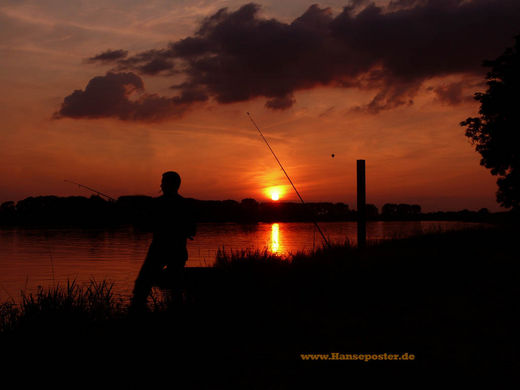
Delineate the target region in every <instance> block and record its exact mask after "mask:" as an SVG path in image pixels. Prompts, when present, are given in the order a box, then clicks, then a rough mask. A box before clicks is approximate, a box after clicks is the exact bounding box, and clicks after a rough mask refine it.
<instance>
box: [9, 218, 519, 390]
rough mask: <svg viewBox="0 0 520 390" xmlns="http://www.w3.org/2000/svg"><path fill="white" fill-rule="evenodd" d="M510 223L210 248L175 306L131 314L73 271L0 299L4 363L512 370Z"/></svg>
mask: <svg viewBox="0 0 520 390" xmlns="http://www.w3.org/2000/svg"><path fill="white" fill-rule="evenodd" d="M519 232H520V228H519V226H518V225H514V224H513V225H497V226H494V227H487V228H476V229H467V230H459V231H448V232H443V233H429V234H423V235H418V236H414V237H410V238H403V239H393V240H385V241H382V242H373V243H369V245H368V247H367V248H365V249H357V248H355V247H352V246H350V245H348V244H345V245H335V246H333V247H332V248H322V249H319V250H317V251H316V252H315V253H314V254H303V253H297V254H294V255H293V256H292V258H291V259H290V261H288V260H285V259H282V258H280V257H278V256H276V255H272V254H270V253H268V252H261V251H256V252H247V251H243V252H235V253H233V254H229V253H225V252H220V253H219V254H218V258H217V262H216V264H215V266H214V267H210V268H205V269H195V268H194V269H187V273H186V283H185V299H184V302H183V303H182V304H173V303H171V302H168V301H161V300H151V301H150V310H149V311H147V312H145V313H137V314H135V313H132V312H129V311H128V306H127V305H125V304H124V303H123V302H121V301H119V300H118V299H116V298H115V297H114V295H113V294H112V290H111V286H110V285H109V284H107V283H106V282H92V283H91V284H90V285H88V286H78V285H77V284H75V283H74V282H71V283H70V284H68V285H66V286H61V287H59V286H58V287H55V288H50V289H45V290H40V291H38V292H37V293H35V294H32V295H31V294H30V295H26V296H24V297H23V300H22V303H21V304H20V305H19V306H17V305H14V304H12V303H8V302H7V303H4V304H3V305H1V306H0V314H1V321H0V327H1V329H0V344H1V345H2V346H3V352H4V355H8V356H11V357H12V360H13V361H17V360H16V359H17V358H19V359H23V357H24V356H33V355H32V354H34V353H39V354H40V355H41V352H42V351H43V355H45V354H46V353H47V351H51V352H52V353H53V354H56V355H57V357H56V358H55V359H57V360H55V361H52V364H53V365H54V364H58V366H60V365H61V366H60V367H65V366H66V367H68V369H70V370H72V372H77V373H78V374H81V375H86V373H87V372H89V373H90V374H89V375H91V376H92V377H98V376H99V375H101V373H105V369H109V367H112V366H113V365H114V364H122V366H123V367H124V370H125V371H124V372H125V374H124V375H123V374H122V371H121V372H120V373H121V375H120V376H121V377H120V378H119V379H118V380H121V381H123V380H129V382H131V383H134V381H139V380H143V381H144V382H143V383H147V384H149V383H150V382H149V381H151V383H154V380H157V381H158V382H157V383H159V381H163V380H165V379H167V378H172V380H174V381H175V380H176V379H175V378H180V377H181V376H183V377H188V378H189V379H190V380H191V384H192V386H191V387H192V388H219V387H220V386H222V387H225V386H226V385H230V384H232V383H233V384H238V385H243V386H246V385H248V384H249V383H250V381H251V380H252V381H254V383H255V386H252V387H251V388H271V387H272V386H271V385H272V378H273V375H276V376H277V379H276V381H277V382H276V384H277V386H275V387H276V388H294V383H295V382H294V381H295V380H297V378H294V377H293V375H294V374H298V375H299V374H301V373H304V372H307V371H308V370H314V369H320V370H321V369H324V368H325V366H324V364H325V363H327V362H308V361H303V360H302V358H301V354H332V353H340V354H385V353H387V354H392V353H395V354H404V353H408V354H413V355H414V356H415V357H416V358H415V359H414V360H413V361H406V362H403V361H401V362H397V361H394V362H388V361H370V362H360V361H358V362H353V361H348V362H346V361H342V362H328V363H329V364H331V363H337V364H335V367H336V369H339V370H341V372H343V373H346V372H350V371H356V370H358V369H360V366H363V365H370V366H372V367H374V366H375V367H378V368H380V369H388V370H395V369H402V368H412V367H413V368H416V369H429V368H432V367H442V368H456V369H461V370H468V371H473V372H475V371H476V370H480V369H485V370H488V369H492V368H497V367H498V368H500V369H501V370H510V371H511V372H512V370H513V369H515V367H516V368H517V367H518V365H519V363H520V358H519V357H518V354H516V353H515V351H517V350H518V339H517V337H516V334H517V332H518V328H519V326H520V320H519V317H518V316H516V315H515V313H517V312H518V309H519V303H518V302H519V300H518V298H519V293H520V284H519V283H518V280H519V277H520V265H519V264H518V258H517V256H518V243H517V241H518V233H519ZM91 354H93V355H94V356H95V358H94V359H93V360H92V358H87V356H91ZM70 356H74V359H72V360H70V359H69V357H70ZM161 356H166V357H163V358H161ZM172 359H173V360H175V359H180V362H179V363H175V364H174V363H168V362H171V361H173V360H172ZM38 364H43V365H45V364H46V363H45V362H41V361H39V362H38ZM49 364H51V363H49ZM338 364H339V366H338ZM94 366H95V367H96V369H93V367H94ZM405 366H406V367H405ZM147 370H151V371H147ZM161 370H164V371H161ZM200 371H203V372H204V373H205V374H204V375H198V374H197V372H200ZM152 373H153V374H152ZM108 375H110V372H108ZM122 377H124V378H122ZM143 377H144V378H143ZM301 378H303V377H300V379H301ZM302 380H303V379H302ZM219 381H221V382H219ZM136 383H137V382H136Z"/></svg>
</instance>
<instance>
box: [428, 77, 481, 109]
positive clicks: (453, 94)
mask: <svg viewBox="0 0 520 390" xmlns="http://www.w3.org/2000/svg"><path fill="white" fill-rule="evenodd" d="M467 86H468V82H467V81H465V80H462V81H456V82H453V83H447V84H442V85H439V86H437V87H431V88H430V90H432V91H433V92H434V93H435V95H436V96H437V99H438V100H439V101H440V102H443V103H445V104H448V105H451V106H455V105H457V104H461V103H464V102H468V101H472V100H473V96H472V93H473V92H469V93H468V92H467V90H466V88H467Z"/></svg>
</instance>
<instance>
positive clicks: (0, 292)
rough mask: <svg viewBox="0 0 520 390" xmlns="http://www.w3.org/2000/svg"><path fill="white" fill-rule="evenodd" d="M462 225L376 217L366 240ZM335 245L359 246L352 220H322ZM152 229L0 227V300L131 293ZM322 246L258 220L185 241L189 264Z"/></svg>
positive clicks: (310, 230) (214, 227) (301, 230)
mask: <svg viewBox="0 0 520 390" xmlns="http://www.w3.org/2000/svg"><path fill="white" fill-rule="evenodd" d="M478 225H479V224H476V223H464V222H430V221H412V222H372V223H368V225H367V236H368V239H369V240H376V239H378V240H380V239H390V238H398V237H407V236H410V235H413V234H417V233H421V232H431V231H445V230H452V229H461V228H467V227H476V226H478ZM320 227H321V229H322V230H323V231H324V233H325V235H326V236H327V237H328V239H329V240H330V241H331V242H341V243H343V242H345V241H346V240H349V241H350V242H352V243H354V244H355V243H356V232H357V228H356V223H355V222H330V223H320ZM151 238H152V237H151V234H149V233H140V232H136V231H135V230H134V229H132V228H131V227H129V228H121V229H87V230H85V229H48V230H42V229H22V228H19V229H0V302H4V301H6V300H7V299H14V300H15V301H17V300H18V299H19V297H20V291H21V290H25V291H27V292H31V291H34V290H35V289H36V288H37V286H44V287H47V286H53V285H55V284H64V283H66V282H67V280H76V281H78V282H79V283H85V282H88V281H89V280H91V279H94V280H97V281H101V280H108V281H110V282H113V283H114V290H115V292H116V293H117V294H120V295H121V296H123V297H126V296H128V294H129V293H130V292H131V289H132V286H133V281H134V280H135V277H136V276H137V273H138V272H139V268H140V266H141V264H142V262H143V259H144V257H145V256H146V252H147V250H148V246H149V244H150V242H151ZM320 245H321V238H320V235H319V233H318V232H317V231H316V230H315V228H314V225H313V224H312V223H259V224H256V225H239V224H233V223H226V224H210V223H205V224H199V225H198V232H197V235H196V237H195V239H194V240H193V241H189V242H188V253H189V260H188V263H187V266H188V267H201V266H202V267H204V266H211V265H212V264H213V263H214V262H215V254H216V252H217V250H218V249H219V248H220V249H222V248H223V249H224V250H226V251H231V250H240V249H261V250H263V249H267V250H269V251H271V252H275V253H278V254H281V255H284V254H288V253H290V252H293V253H294V252H296V251H311V250H312V249H313V248H315V247H316V248H317V247H319V246H320Z"/></svg>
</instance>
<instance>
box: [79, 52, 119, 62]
mask: <svg viewBox="0 0 520 390" xmlns="http://www.w3.org/2000/svg"><path fill="white" fill-rule="evenodd" d="M127 55H128V51H126V50H107V51H104V52H103V53H101V54H98V55H96V56H94V57H90V58H87V62H89V63H95V62H101V63H108V62H114V61H118V60H121V59H123V58H125V57H126V56H127Z"/></svg>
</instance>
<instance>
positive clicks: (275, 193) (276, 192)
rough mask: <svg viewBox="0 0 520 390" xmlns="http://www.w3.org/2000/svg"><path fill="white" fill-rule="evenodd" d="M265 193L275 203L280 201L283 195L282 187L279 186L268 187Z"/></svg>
mask: <svg viewBox="0 0 520 390" xmlns="http://www.w3.org/2000/svg"><path fill="white" fill-rule="evenodd" d="M265 192H266V195H267V196H268V197H269V198H271V200H273V201H275V202H276V201H278V200H280V198H281V197H282V196H283V194H284V193H285V191H284V190H283V187H281V186H274V187H268V188H267V189H266V191H265Z"/></svg>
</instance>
